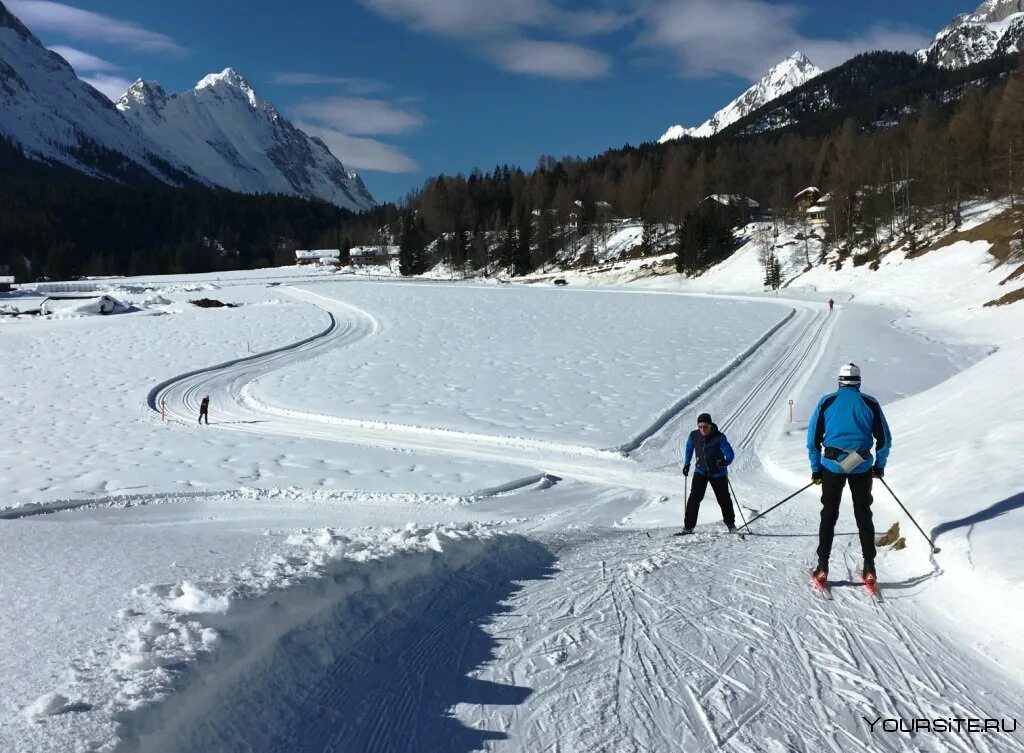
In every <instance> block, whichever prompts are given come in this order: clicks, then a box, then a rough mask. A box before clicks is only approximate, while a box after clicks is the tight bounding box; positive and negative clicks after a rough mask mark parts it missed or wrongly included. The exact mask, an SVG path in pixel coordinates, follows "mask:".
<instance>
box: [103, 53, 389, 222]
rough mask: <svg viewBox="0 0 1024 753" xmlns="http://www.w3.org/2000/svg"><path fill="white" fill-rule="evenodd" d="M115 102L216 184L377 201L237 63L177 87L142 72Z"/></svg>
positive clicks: (356, 206)
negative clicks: (186, 87) (261, 92)
mask: <svg viewBox="0 0 1024 753" xmlns="http://www.w3.org/2000/svg"><path fill="white" fill-rule="evenodd" d="M116 106H117V109H118V110H119V111H120V112H121V113H122V114H123V115H124V116H125V117H126V118H127V119H128V120H129V121H130V122H132V123H133V124H134V125H135V126H136V127H137V128H138V129H139V130H140V131H142V132H143V133H145V134H146V135H147V136H148V137H149V139H150V140H151V141H152V142H153V143H154V144H156V145H157V146H158V148H159V149H160V150H161V151H162V153H163V154H165V155H166V156H167V158H168V159H173V160H175V161H177V162H180V163H183V164H187V165H189V167H190V168H191V169H192V170H193V171H194V172H195V173H196V174H197V175H198V176H199V177H200V178H201V179H203V180H204V181H206V182H209V183H211V184H213V185H217V186H221V187H223V188H228V189H230V190H233V191H241V192H243V193H283V194H295V195H300V196H308V197H315V198H320V199H323V200H325V201H329V202H331V203H332V204H336V205H337V206H341V207H343V208H345V209H352V210H356V211H360V210H365V209H369V208H370V207H372V206H374V204H375V203H376V202H375V201H374V199H373V197H372V196H371V195H370V193H369V191H368V190H367V189H366V186H365V185H364V184H363V181H362V179H361V178H360V177H359V176H358V175H357V174H356V173H354V172H353V171H350V170H348V169H346V168H345V166H344V165H343V164H342V163H341V162H340V161H339V160H338V158H337V157H335V156H334V154H333V153H331V151H330V150H329V149H328V148H327V146H326V145H325V144H324V143H323V141H321V140H320V139H316V138H314V137H311V136H309V135H308V134H306V133H305V132H303V131H301V130H300V129H298V128H297V127H295V126H294V125H292V123H291V122H290V121H288V119H287V118H285V117H284V116H282V115H281V114H280V113H279V112H278V111H277V109H276V108H275V107H274V106H273V105H272V104H270V102H268V101H267V100H264V99H262V98H261V97H260V96H259V95H258V94H257V93H256V91H255V89H253V87H252V86H251V85H250V84H249V82H248V81H247V80H246V79H245V78H244V77H243V76H242V75H241V74H240V73H238V72H237V71H236V70H235V69H233V68H225V69H224V70H223V71H221V72H219V73H210V74H208V75H206V76H204V77H203V78H202V79H200V80H199V82H198V83H197V84H196V85H195V86H194V87H193V88H192V89H189V90H187V91H185V92H181V93H179V94H168V93H167V92H166V91H165V90H164V89H163V88H162V87H161V86H160V85H159V84H158V83H156V82H153V81H145V80H143V79H139V80H138V81H136V82H135V83H134V84H132V85H131V87H129V89H128V91H126V92H125V94H124V95H123V96H122V97H121V98H120V99H119V100H118V102H117V105H116Z"/></svg>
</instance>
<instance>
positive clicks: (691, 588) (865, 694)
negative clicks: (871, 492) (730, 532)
mask: <svg viewBox="0 0 1024 753" xmlns="http://www.w3.org/2000/svg"><path fill="white" fill-rule="evenodd" d="M985 250H986V249H985V246H984V244H974V245H971V244H957V245H956V246H953V247H950V248H948V249H945V250H941V251H936V252H932V253H930V254H928V255H926V256H924V257H922V258H921V259H918V260H914V261H903V260H902V259H900V258H896V257H895V256H894V257H892V258H891V259H890V260H887V261H886V263H885V264H884V265H883V269H882V270H881V271H880V272H877V273H871V272H868V271H867V270H866V269H863V268H859V269H856V270H845V271H843V272H841V273H834V272H825V271H822V270H814V271H812V272H811V273H809V274H808V275H805V276H803V277H801V278H800V279H799V280H798V282H797V284H796V285H794V286H793V287H792V288H791V289H786V290H783V291H781V292H780V293H779V294H778V296H775V295H772V296H763V295H762V294H760V292H759V289H758V288H759V281H754V279H753V276H752V275H751V274H750V273H749V267H750V264H751V259H750V258H749V257H750V256H751V255H754V254H755V253H756V250H755V249H754V248H753V247H750V248H745V249H744V250H743V251H741V252H740V254H738V255H737V256H736V257H734V258H733V259H731V260H730V261H729V262H726V264H725V265H722V266H723V268H722V269H718V270H714V271H713V273H712V275H711V276H710V277H709V278H708V279H717V280H718V284H717V286H715V287H711V288H709V284H708V282H707V280H705V281H703V282H700V283H698V284H693V283H687V282H679V281H677V280H676V279H675V278H670V279H669V278H663V279H658V280H654V281H648V282H645V283H644V284H640V285H634V286H629V287H628V288H617V289H616V290H586V291H577V290H573V289H571V288H570V289H556V288H553V287H549V286H544V287H537V288H526V287H521V286H515V285H513V286H498V285H480V284H464V285H452V284H445V283H430V282H425V283H412V284H407V283H400V282H367V281H350V280H347V279H345V280H339V279H338V277H337V276H334V275H330V274H325V273H323V272H320V271H306V270H265V271H259V272H255V273H243V274H239V275H235V276H221V279H219V280H218V279H217V278H216V276H200V277H189V278H175V279H167V278H165V279H152V280H148V281H146V284H147V285H148V286H151V287H152V288H153V289H154V291H159V296H160V297H159V298H157V297H156V293H155V292H154V293H146V292H144V291H143V292H139V293H132V294H130V295H129V294H124V293H123V292H122V295H121V297H122V298H131V297H132V295H135V296H136V298H137V300H136V303H137V304H138V308H139V309H140V310H138V311H136V312H134V313H130V314H122V315H117V316H112V317H98V316H83V317H78V318H51V319H47V320H42V321H28V320H26V319H22V318H19V319H16V320H8V321H5V322H4V323H3V325H2V326H0V343H2V344H3V347H4V354H5V359H6V362H5V368H4V369H3V370H2V372H0V406H2V415H3V416H4V424H5V431H6V433H7V440H8V441H5V443H4V446H3V449H2V450H0V482H2V487H0V488H3V490H4V495H3V500H2V506H3V507H6V508H8V509H7V511H6V512H5V514H4V517H3V518H0V551H3V552H4V565H3V569H2V572H3V575H2V577H0V603H3V604H4V609H3V610H2V611H0V630H2V633H3V635H4V636H5V640H4V641H3V642H2V643H0V677H2V678H3V680H4V682H3V683H2V684H0V687H2V690H0V750H3V751H5V752H6V751H16V752H17V753H22V752H23V751H24V752H25V753H28V752H29V751H33V752H35V751H79V750H80V751H90V750H104V751H147V752H148V751H155V752H157V753H184V752H185V751H199V750H217V751H280V750H294V751H323V750H335V751H397V750H456V751H471V750H495V751H538V750H587V751H645V750H687V751H705V750H731V751H744V752H748V751H758V752H760V751H769V752H772V753H774V752H775V751H778V752H779V753H783V752H785V751H815V752H816V751H846V750H872V751H906V750H922V751H1000V752H1001V751H1020V750H1024V741H1022V737H1021V733H1020V732H1019V731H1017V732H1004V731H990V732H987V733H977V734H969V733H966V732H961V733H937V732H920V731H919V732H917V733H914V734H908V733H899V732H896V733H885V732H883V731H882V730H881V729H880V727H879V726H877V725H876V726H874V727H873V726H872V725H871V724H870V723H869V722H870V721H872V720H875V719H876V718H879V717H881V718H900V719H912V718H916V717H926V718H931V719H934V718H948V717H963V718H966V717H972V718H974V717H978V718H996V719H1000V720H1021V719H1024V701H1022V700H1021V699H1022V698H1024V695H1022V693H1021V690H1022V684H1024V652H1022V650H1021V648H1020V646H1019V638H1018V637H1019V635H1020V634H1021V631H1022V630H1024V619H1022V614H1021V612H1020V610H1019V608H1017V607H1016V604H1017V603H1019V600H1020V597H1021V596H1024V594H1022V593H1021V591H1022V589H1024V560H1022V558H1021V555H1020V547H1019V545H1018V541H1019V537H1020V533H1021V531H1022V525H1024V524H1022V521H1021V515H1022V510H1021V508H1022V507H1024V499H1022V498H1021V490H1022V489H1024V472H1022V471H1021V469H1020V464H1019V462H1017V461H1016V457H1017V455H1019V453H1020V452H1021V451H1022V450H1024V433H1022V429H1021V427H1022V426H1024V390H1022V388H1021V387H1020V386H1019V384H1018V382H1019V379H1018V378H1017V375H1018V374H1019V373H1020V370H1021V365H1022V360H1024V342H1022V339H1021V338H1022V335H1021V333H1022V332H1024V328H1022V326H1021V325H1022V324H1024V313H1022V312H1024V310H1020V311H1018V310H1017V308H1016V307H1015V306H1010V307H1005V308H1002V309H991V308H990V309H982V308H981V305H980V304H981V303H983V302H985V301H987V300H990V299H992V298H995V297H998V295H1001V294H1002V293H1003V292H1005V290H1003V289H1001V288H1000V287H999V286H998V284H997V283H998V280H999V279H1001V278H1002V277H1003V276H1005V273H1001V272H1000V271H999V270H989V268H988V265H987V260H986V258H985ZM753 263H755V264H756V257H755V259H754V262H753ZM726 265H728V267H727V266H726ZM730 269H731V270H732V272H730V271H729V270H730ZM570 280H571V284H572V285H575V284H576V283H577V282H578V281H577V280H576V279H575V278H573V277H570ZM276 282H280V283H284V284H282V285H270V286H268V283H276ZM119 284H120V285H121V286H122V288H123V290H124V289H127V287H128V286H135V285H138V283H136V282H130V281H123V280H122V281H119ZM144 287H145V285H139V288H144ZM190 288H191V289H190ZM197 288H198V291H197ZM132 289H133V290H134V289H135V288H134V287H132ZM936 289H940V290H943V291H952V292H949V293H946V294H943V296H942V297H941V299H937V297H936V296H935V294H934V291H935V290H936ZM715 290H722V291H731V292H733V293H738V295H734V296H732V297H730V298H722V297H719V296H709V295H707V294H706V293H708V292H714V291H715ZM693 293H697V294H696V295H692V294H693ZM829 295H832V296H834V297H835V298H836V299H837V301H839V305H838V306H837V309H836V311H835V312H834V313H833V314H832V315H831V316H830V315H828V314H827V312H826V309H825V307H824V306H823V300H824V299H826V298H828V297H829ZM199 296H208V297H213V298H219V299H221V300H225V301H231V302H235V303H238V304H240V305H239V306H238V307H237V308H231V309H218V310H208V309H198V308H195V307H193V306H191V305H190V304H188V303H187V300H188V299H189V298H193V297H199ZM1020 305H1022V304H1017V306H1020ZM849 360H855V361H857V362H858V363H860V364H861V365H862V367H863V368H864V374H865V385H864V389H865V391H866V392H869V393H871V394H874V395H876V396H877V397H879V398H880V399H881V400H882V402H883V405H884V407H885V410H886V412H887V415H888V416H889V420H890V423H891V425H892V428H893V435H894V448H893V453H892V455H891V458H890V464H889V469H888V472H887V475H886V479H887V481H889V483H890V484H891V485H892V487H893V489H894V491H896V492H897V493H898V494H899V495H900V497H901V499H902V500H903V501H904V503H906V504H907V506H908V508H909V509H910V510H911V512H913V513H914V514H915V516H916V517H917V518H918V520H919V521H920V522H921V524H922V526H923V527H924V528H925V530H926V531H927V532H929V534H930V535H932V536H934V537H936V541H937V543H938V544H939V545H940V546H941V547H942V552H941V553H940V554H938V555H935V556H930V555H929V553H928V549H927V547H926V546H925V545H924V540H923V537H921V536H920V534H918V533H917V531H916V530H914V529H913V527H912V525H911V523H910V522H909V520H908V519H907V518H906V516H905V515H903V514H902V512H901V511H900V509H899V507H898V506H897V505H896V503H895V502H894V501H893V500H892V499H891V498H890V497H889V496H888V494H887V493H886V492H885V490H884V488H882V487H880V486H879V487H876V491H875V504H874V509H875V517H876V526H877V528H878V530H879V533H881V532H882V531H884V529H885V528H886V527H888V525H889V524H890V523H892V522H895V521H897V520H898V521H900V523H901V528H902V533H903V535H904V536H905V537H906V543H907V547H906V549H902V550H895V549H888V548H887V549H884V550H882V551H880V554H879V560H878V564H879V575H880V581H881V585H882V590H883V593H884V602H883V603H880V604H879V603H874V602H872V601H871V600H870V599H869V598H867V597H866V595H865V594H863V593H861V592H860V589H859V588H858V587H857V586H856V583H855V581H856V576H855V575H854V573H855V572H856V571H857V570H858V569H859V566H860V555H859V550H858V549H859V548H858V546H857V543H856V536H855V535H853V534H852V532H853V530H854V528H853V521H852V515H851V513H850V509H849V502H848V499H847V500H845V501H844V506H843V512H842V517H841V520H840V524H839V528H838V529H837V530H838V535H837V538H836V545H835V551H834V553H833V578H834V579H835V583H834V587H833V592H834V597H835V598H834V600H833V601H830V602H826V601H824V600H822V599H820V597H818V596H816V595H815V594H814V593H813V592H812V591H811V590H810V589H809V588H808V587H807V585H806V569H807V568H809V567H810V565H811V564H812V563H813V549H814V545H815V539H816V528H817V512H818V507H819V505H818V502H817V501H816V499H815V493H814V492H813V490H812V491H808V492H805V493H803V494H801V495H799V496H798V497H797V498H796V499H794V500H793V501H792V502H790V503H787V505H786V506H784V507H781V508H779V509H778V510H777V511H776V512H773V513H771V515H770V516H769V517H766V518H764V519H763V520H762V521H759V522H758V523H755V524H754V525H753V529H754V532H755V534H756V535H752V536H748V537H747V538H746V539H745V540H738V539H736V538H733V537H728V536H727V535H724V534H723V530H724V529H723V528H722V524H721V522H720V520H718V513H717V508H716V505H715V504H714V501H713V500H712V499H710V498H709V499H706V500H705V503H704V506H703V507H702V514H701V518H700V526H699V532H698V534H697V535H696V536H695V537H693V538H691V539H686V540H680V539H677V538H674V537H672V536H671V535H670V534H671V532H672V531H673V530H675V529H677V528H678V526H679V523H680V519H681V515H682V500H683V488H682V487H683V484H682V481H683V479H682V478H681V476H680V474H679V470H678V465H679V462H680V445H681V443H682V441H683V440H684V439H685V435H686V433H687V432H688V431H689V430H690V429H691V427H692V425H693V423H694V418H695V415H696V413H698V412H700V411H702V410H709V411H710V412H711V413H712V414H713V415H714V417H715V419H716V421H717V422H718V423H719V425H720V426H721V427H722V428H723V430H724V431H725V432H726V433H727V434H728V435H729V437H730V440H731V441H732V444H733V446H734V447H735V448H736V449H737V453H738V454H737V461H736V463H735V465H734V467H733V469H732V473H731V476H732V482H733V486H734V493H735V494H736V496H737V497H738V499H739V500H740V502H741V503H742V504H741V511H742V513H743V515H744V516H745V517H746V518H750V517H752V516H753V515H755V514H756V513H757V511H758V510H764V509H766V508H767V507H769V506H770V505H771V504H774V503H775V502H777V501H778V500H780V499H782V498H783V497H785V496H787V495H789V494H791V493H792V492H794V491H796V489H799V488H800V487H801V486H803V485H804V484H805V483H807V474H808V470H807V467H806V453H805V451H804V449H803V447H802V445H803V435H804V431H805V427H806V420H807V415H808V413H809V411H810V408H811V407H812V406H813V404H814V402H815V400H816V399H817V397H818V396H819V395H820V394H821V393H823V392H825V391H829V390H831V389H832V388H833V385H834V379H835V377H834V375H835V371H836V368H837V367H838V365H839V364H841V363H844V362H846V361H849ZM203 394H211V395H212V397H213V403H212V408H211V419H212V420H211V424H210V426H209V427H206V426H203V427H198V426H195V425H193V423H192V422H193V421H194V420H195V408H196V406H197V405H198V399H199V397H201V396H202V395H203ZM790 400H792V401H793V410H794V421H793V422H792V423H790V422H789V401H790ZM161 401H166V408H167V413H168V420H167V421H161V420H160V416H159V415H158V413H157V412H156V411H155V410H153V406H157V407H158V406H159V405H160V403H161ZM630 440H635V441H632V442H631V441H630ZM620 446H624V449H625V450H626V452H625V453H623V452H620V451H616V450H613V449H610V448H616V447H620ZM64 505H68V506H73V507H72V509H65V510H63V511H59V512H53V513H51V514H38V513H40V512H45V511H46V510H48V509H58V508H59V507H61V506H64Z"/></svg>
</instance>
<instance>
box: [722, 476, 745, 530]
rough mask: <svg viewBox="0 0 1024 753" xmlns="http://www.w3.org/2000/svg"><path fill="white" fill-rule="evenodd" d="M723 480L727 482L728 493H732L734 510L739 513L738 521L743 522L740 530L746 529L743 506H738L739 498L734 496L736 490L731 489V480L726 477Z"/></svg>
mask: <svg viewBox="0 0 1024 753" xmlns="http://www.w3.org/2000/svg"><path fill="white" fill-rule="evenodd" d="M725 479H726V481H728V482H729V491H730V492H732V498H733V499H735V500H736V509H737V510H739V511H740V520H742V521H743V525H742V526H740V528H746V527H747V516H746V515H744V514H743V505H741V504H740V498H739V497H737V496H736V490H735V489H733V488H732V479H731V478H729V477H728V476H726V477H725Z"/></svg>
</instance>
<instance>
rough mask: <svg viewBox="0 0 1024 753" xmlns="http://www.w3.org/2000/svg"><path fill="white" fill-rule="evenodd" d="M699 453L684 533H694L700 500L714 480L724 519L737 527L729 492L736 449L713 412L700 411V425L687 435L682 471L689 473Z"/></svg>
mask: <svg viewBox="0 0 1024 753" xmlns="http://www.w3.org/2000/svg"><path fill="white" fill-rule="evenodd" d="M694 455H696V456H697V468H696V470H695V471H694V474H693V486H691V487H690V496H689V498H688V499H687V500H686V512H685V514H684V517H683V533H693V527H694V526H695V525H697V513H698V512H699V511H700V503H701V500H703V499H704V494H705V493H706V492H707V489H708V484H709V483H710V484H711V488H712V490H714V492H715V499H717V500H718V506H719V507H721V508H722V520H723V521H725V525H726V526H728V528H729V530H730V531H735V530H736V516H735V513H734V512H733V509H732V497H730V496H729V472H728V470H727V468H728V466H729V463H731V462H732V461H733V458H734V457H735V453H733V451H732V447H731V446H730V445H729V440H728V439H727V438H726V436H725V434H723V433H722V432H720V431H719V430H718V427H717V426H716V425H715V424H714V423H713V422H712V421H711V416H710V415H709V414H707V413H701V414H700V415H699V416H697V428H696V429H695V430H694V431H691V432H690V436H689V437H687V438H686V458H685V460H684V461H683V475H684V476H689V475H690V461H691V460H692V459H693V456H694Z"/></svg>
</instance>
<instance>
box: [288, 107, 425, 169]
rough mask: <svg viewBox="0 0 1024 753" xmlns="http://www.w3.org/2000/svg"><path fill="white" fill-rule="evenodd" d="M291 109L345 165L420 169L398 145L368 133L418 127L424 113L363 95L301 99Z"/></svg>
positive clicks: (309, 132)
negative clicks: (310, 99) (311, 99)
mask: <svg viewBox="0 0 1024 753" xmlns="http://www.w3.org/2000/svg"><path fill="white" fill-rule="evenodd" d="M292 110H293V111H294V112H295V113H296V114H297V115H298V116H299V119H298V120H296V121H295V124H296V125H297V126H298V127H299V128H301V129H302V130H303V131H305V132H306V133H308V134H309V135H311V136H318V137H319V138H321V139H323V141H324V143H325V144H327V147H328V148H329V149H330V150H331V151H332V152H333V153H334V155H335V156H336V157H337V158H338V159H340V160H341V161H342V162H343V163H344V164H345V165H346V166H347V167H351V168H355V169H357V170H376V171H378V172H385V173H410V172H418V171H419V170H420V166H419V164H417V162H416V160H414V159H413V158H412V157H410V156H409V155H408V154H406V153H405V152H403V151H402V150H401V149H399V148H398V147H397V146H394V145H392V144H387V143H384V142H383V141H378V140H377V139H373V138H366V137H367V136H379V135H385V134H388V135H396V134H402V133H409V132H411V131H414V130H416V129H418V128H420V127H421V126H422V125H423V123H424V117H423V115H422V114H421V113H419V112H417V111H416V110H411V109H405V108H402V107H398V106H396V105H395V104H394V103H393V102H385V101H384V100H379V99H366V98H363V97H328V98H326V99H320V100H313V101H307V102H300V103H298V104H297V105H295V106H294V107H293V108H292Z"/></svg>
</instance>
